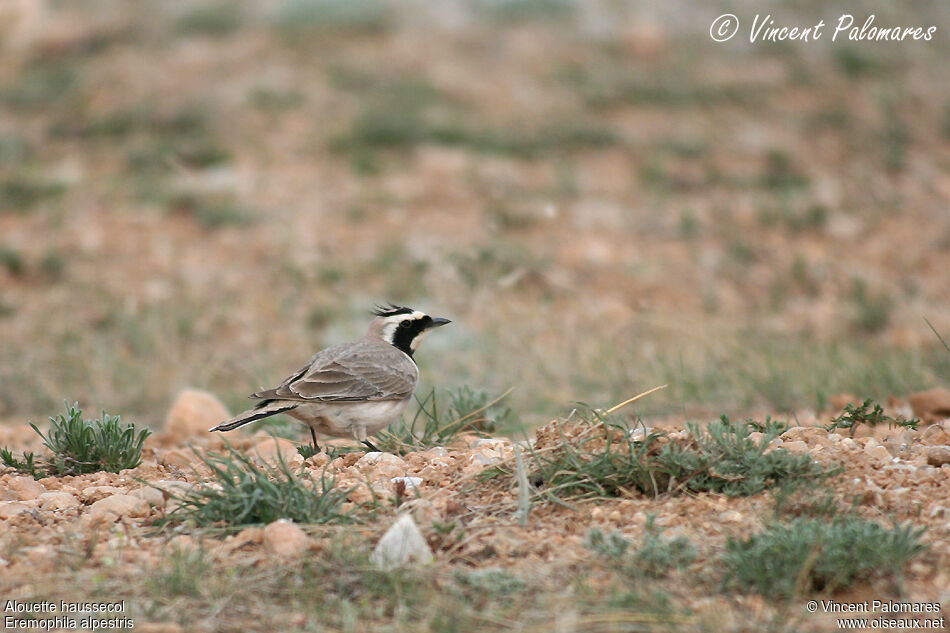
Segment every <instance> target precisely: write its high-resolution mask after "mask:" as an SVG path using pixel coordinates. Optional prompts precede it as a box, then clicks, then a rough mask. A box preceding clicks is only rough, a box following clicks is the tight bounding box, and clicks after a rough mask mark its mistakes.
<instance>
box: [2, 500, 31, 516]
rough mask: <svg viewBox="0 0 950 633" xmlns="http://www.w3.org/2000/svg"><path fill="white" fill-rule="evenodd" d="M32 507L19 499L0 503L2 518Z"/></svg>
mask: <svg viewBox="0 0 950 633" xmlns="http://www.w3.org/2000/svg"><path fill="white" fill-rule="evenodd" d="M29 509H30V506H28V505H26V504H25V503H20V502H19V501H6V502H4V503H0V519H9V518H11V517H15V516H16V515H18V514H23V513H24V512H26V511H27V510H29Z"/></svg>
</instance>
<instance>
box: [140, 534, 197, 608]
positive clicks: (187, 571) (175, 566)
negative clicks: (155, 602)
mask: <svg viewBox="0 0 950 633" xmlns="http://www.w3.org/2000/svg"><path fill="white" fill-rule="evenodd" d="M211 571H212V562H211V559H210V557H209V556H208V553H207V552H206V551H205V550H203V549H201V548H197V547H177V548H175V549H172V550H171V551H170V552H169V553H168V556H167V558H166V560H165V562H164V565H163V566H162V567H161V568H159V570H157V572H156V573H154V574H150V575H149V577H148V580H147V581H146V582H147V583H148V587H149V590H150V591H152V592H154V593H155V594H156V595H161V596H162V597H163V598H165V599H167V598H174V597H177V596H191V597H198V596H200V595H201V594H202V592H203V589H204V588H206V587H207V580H208V575H209V574H210V573H211Z"/></svg>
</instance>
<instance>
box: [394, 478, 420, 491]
mask: <svg viewBox="0 0 950 633" xmlns="http://www.w3.org/2000/svg"><path fill="white" fill-rule="evenodd" d="M391 481H392V482H393V485H394V486H395V485H397V484H398V483H399V482H400V481H401V482H403V483H404V484H405V485H406V490H415V489H416V488H418V487H419V486H421V485H422V477H393V478H392V480H391Z"/></svg>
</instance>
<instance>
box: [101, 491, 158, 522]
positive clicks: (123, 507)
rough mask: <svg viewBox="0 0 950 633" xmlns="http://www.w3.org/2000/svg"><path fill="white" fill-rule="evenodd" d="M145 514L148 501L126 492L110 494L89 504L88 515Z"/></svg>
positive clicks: (115, 516) (107, 516) (116, 516)
mask: <svg viewBox="0 0 950 633" xmlns="http://www.w3.org/2000/svg"><path fill="white" fill-rule="evenodd" d="M146 514H148V503H146V502H145V500H144V499H142V498H141V497H134V496H132V495H126V494H117V495H112V496H111V497H106V498H105V499H100V500H99V501H96V502H95V503H94V504H92V505H91V506H89V515H90V516H92V517H106V518H114V519H118V518H119V517H123V516H144V515H146Z"/></svg>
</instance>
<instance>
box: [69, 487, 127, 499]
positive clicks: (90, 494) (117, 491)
mask: <svg viewBox="0 0 950 633" xmlns="http://www.w3.org/2000/svg"><path fill="white" fill-rule="evenodd" d="M121 494H125V490H123V489H122V488H116V487H115V486H86V487H85V488H83V489H82V490H81V491H80V492H79V497H80V498H81V499H82V500H83V501H84V502H85V503H93V502H95V501H100V500H102V499H105V498H107V497H111V496H112V495H121Z"/></svg>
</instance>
